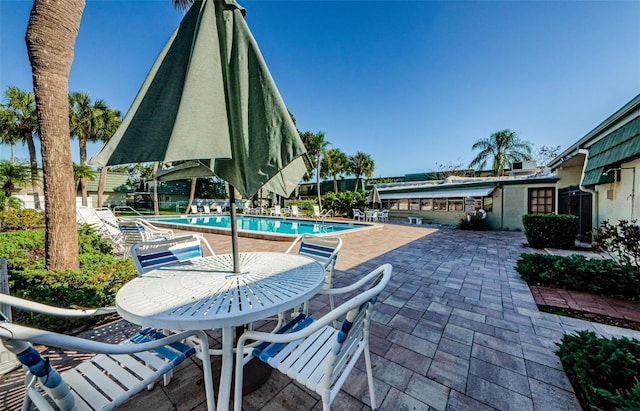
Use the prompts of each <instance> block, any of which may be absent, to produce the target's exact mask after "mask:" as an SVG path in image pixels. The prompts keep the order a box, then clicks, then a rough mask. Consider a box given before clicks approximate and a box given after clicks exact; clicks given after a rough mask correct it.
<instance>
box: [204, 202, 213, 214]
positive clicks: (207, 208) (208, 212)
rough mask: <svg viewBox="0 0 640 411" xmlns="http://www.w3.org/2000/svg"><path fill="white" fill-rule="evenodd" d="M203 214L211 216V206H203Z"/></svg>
mask: <svg viewBox="0 0 640 411" xmlns="http://www.w3.org/2000/svg"><path fill="white" fill-rule="evenodd" d="M202 212H203V213H205V214H211V208H209V206H208V205H206V204H205V205H203V206H202Z"/></svg>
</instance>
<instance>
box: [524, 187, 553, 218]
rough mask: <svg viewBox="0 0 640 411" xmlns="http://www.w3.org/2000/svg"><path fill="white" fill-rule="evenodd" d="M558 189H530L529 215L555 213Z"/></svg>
mask: <svg viewBox="0 0 640 411" xmlns="http://www.w3.org/2000/svg"><path fill="white" fill-rule="evenodd" d="M555 194H556V189H555V188H553V187H544V188H530V189H529V214H548V213H553V212H554V211H555Z"/></svg>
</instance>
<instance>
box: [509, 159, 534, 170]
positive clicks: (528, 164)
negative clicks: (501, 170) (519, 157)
mask: <svg viewBox="0 0 640 411" xmlns="http://www.w3.org/2000/svg"><path fill="white" fill-rule="evenodd" d="M537 168H538V167H537V165H536V162H535V161H514V162H513V163H511V170H513V171H525V170H535V169H537Z"/></svg>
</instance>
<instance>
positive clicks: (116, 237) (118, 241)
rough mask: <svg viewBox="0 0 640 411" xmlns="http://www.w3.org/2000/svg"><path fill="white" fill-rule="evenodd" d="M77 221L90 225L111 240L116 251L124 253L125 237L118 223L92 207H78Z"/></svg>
mask: <svg viewBox="0 0 640 411" xmlns="http://www.w3.org/2000/svg"><path fill="white" fill-rule="evenodd" d="M76 221H77V222H78V224H88V225H90V226H91V227H92V228H93V229H94V230H95V231H96V233H98V235H100V236H101V237H103V238H105V239H107V240H109V242H111V245H112V246H113V250H114V252H116V253H124V252H125V248H124V245H123V237H122V233H121V232H120V228H119V227H118V225H117V224H116V225H113V224H112V223H110V222H109V221H108V220H103V219H101V218H100V216H99V215H98V213H96V210H95V209H93V208H91V207H76Z"/></svg>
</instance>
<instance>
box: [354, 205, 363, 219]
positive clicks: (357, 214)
mask: <svg viewBox="0 0 640 411" xmlns="http://www.w3.org/2000/svg"><path fill="white" fill-rule="evenodd" d="M352 211H353V219H354V220H358V221H362V220H364V213H363V212H362V211H360V209H358V208H354V209H353V210H352Z"/></svg>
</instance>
